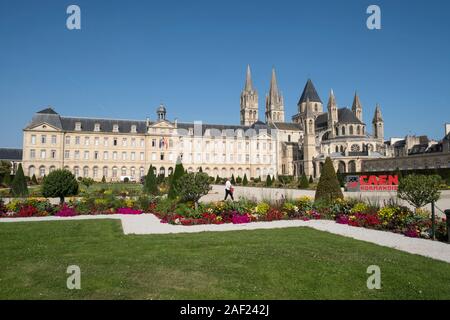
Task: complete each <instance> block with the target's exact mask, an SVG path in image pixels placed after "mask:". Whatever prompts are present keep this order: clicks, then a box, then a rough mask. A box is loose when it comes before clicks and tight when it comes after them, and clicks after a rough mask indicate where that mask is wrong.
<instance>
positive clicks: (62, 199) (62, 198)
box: [59, 197, 64, 205]
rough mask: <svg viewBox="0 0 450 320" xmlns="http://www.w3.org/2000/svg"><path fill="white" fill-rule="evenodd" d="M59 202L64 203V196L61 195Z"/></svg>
mask: <svg viewBox="0 0 450 320" xmlns="http://www.w3.org/2000/svg"><path fill="white" fill-rule="evenodd" d="M59 204H60V205H63V204H64V197H59Z"/></svg>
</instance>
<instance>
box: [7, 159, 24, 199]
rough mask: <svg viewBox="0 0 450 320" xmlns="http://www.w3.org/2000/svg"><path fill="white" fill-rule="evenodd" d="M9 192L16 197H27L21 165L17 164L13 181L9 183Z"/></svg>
mask: <svg viewBox="0 0 450 320" xmlns="http://www.w3.org/2000/svg"><path fill="white" fill-rule="evenodd" d="M11 192H12V194H13V195H15V196H16V197H26V196H27V195H28V186H27V182H26V180H25V175H24V174H23V168H22V164H21V163H20V164H19V167H18V168H17V172H16V175H15V176H14V180H13V182H12V183H11Z"/></svg>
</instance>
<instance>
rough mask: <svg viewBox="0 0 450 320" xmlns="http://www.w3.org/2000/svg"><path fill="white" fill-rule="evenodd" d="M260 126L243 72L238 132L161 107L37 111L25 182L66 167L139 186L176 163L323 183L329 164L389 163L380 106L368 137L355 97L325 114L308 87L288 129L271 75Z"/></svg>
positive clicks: (27, 132)
mask: <svg viewBox="0 0 450 320" xmlns="http://www.w3.org/2000/svg"><path fill="white" fill-rule="evenodd" d="M265 101H266V106H265V107H266V108H265V122H262V121H259V120H258V92H257V90H256V89H255V87H254V86H253V82H252V77H251V71H250V67H248V68H247V74H246V80H245V85H244V89H243V91H242V93H241V98H240V120H241V124H240V125H213V124H203V123H182V122H178V121H169V120H168V119H167V116H166V114H167V110H166V107H165V106H163V105H161V106H159V107H158V108H157V110H156V118H155V120H154V121H151V120H150V119H149V118H147V119H146V120H120V119H92V118H81V117H65V116H61V115H59V114H58V113H57V112H55V111H54V110H53V109H52V108H47V109H45V110H42V111H39V112H37V113H36V114H35V115H34V117H33V119H32V121H31V122H30V123H29V124H28V126H27V127H26V128H25V129H24V131H23V132H24V135H23V146H24V147H23V165H24V171H25V174H26V175H29V176H32V175H33V174H36V176H37V177H43V176H44V175H46V174H48V173H49V172H51V171H52V170H55V169H57V168H66V169H68V170H70V171H72V172H73V173H74V174H75V175H76V176H77V177H91V178H94V179H95V180H101V179H102V178H103V177H105V179H106V180H107V181H117V180H120V179H121V178H123V177H130V178H132V179H136V180H137V179H138V178H139V177H141V176H143V175H145V174H146V173H147V170H148V168H149V167H150V165H153V167H155V168H156V171H157V172H156V173H157V174H162V175H165V176H167V175H169V174H170V173H171V172H172V171H173V170H174V167H175V163H176V161H177V159H178V158H180V159H181V161H182V163H183V165H184V167H185V168H186V169H187V170H188V171H197V170H199V168H200V167H201V168H202V170H203V171H204V172H206V173H208V174H209V175H211V176H220V177H230V176H231V175H232V174H234V176H235V177H238V176H239V177H241V178H242V177H243V176H244V174H246V175H247V177H248V178H251V177H261V178H262V179H265V178H266V176H267V175H272V176H277V175H296V176H299V175H301V174H303V173H304V174H306V175H308V176H312V177H314V178H318V177H319V176H320V172H321V168H322V165H323V163H324V161H325V158H326V157H328V156H329V157H331V158H332V160H333V162H334V164H335V166H336V169H338V170H340V171H342V172H349V171H359V170H360V168H361V162H362V161H363V160H364V159H370V158H380V157H385V156H386V147H385V144H384V141H383V136H384V135H383V131H384V122H383V119H382V117H381V111H380V108H379V107H378V106H377V108H376V112H375V116H374V118H373V128H374V132H375V134H374V135H370V134H368V133H367V131H366V125H365V123H364V122H363V121H362V113H363V108H362V105H361V103H360V101H359V97H358V96H357V95H356V94H355V98H354V103H353V106H352V109H351V110H350V109H348V108H338V106H337V103H336V98H335V97H334V93H333V92H331V94H330V99H329V102H328V112H324V110H323V104H322V101H321V99H320V97H319V95H318V94H317V91H316V89H315V88H314V85H313V83H312V81H311V80H308V81H307V83H306V86H305V88H304V90H303V93H302V95H301V97H300V100H299V103H298V106H297V107H298V113H297V114H296V115H294V116H293V117H292V122H285V110H284V99H283V96H282V94H281V92H280V90H279V88H278V84H277V79H276V73H275V70H272V78H271V81H270V87H269V92H268V94H267V95H266V100H265Z"/></svg>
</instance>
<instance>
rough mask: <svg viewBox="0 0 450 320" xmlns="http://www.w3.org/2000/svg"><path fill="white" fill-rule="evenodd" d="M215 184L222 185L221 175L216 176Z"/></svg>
mask: <svg viewBox="0 0 450 320" xmlns="http://www.w3.org/2000/svg"><path fill="white" fill-rule="evenodd" d="M215 183H216V184H221V183H222V181H221V180H220V177H219V175H217V176H216V182H215Z"/></svg>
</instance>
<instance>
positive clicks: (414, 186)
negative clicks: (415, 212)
mask: <svg viewBox="0 0 450 320" xmlns="http://www.w3.org/2000/svg"><path fill="white" fill-rule="evenodd" d="M440 182H441V177H440V176H438V175H428V176H427V175H421V174H419V175H415V174H411V175H408V176H406V177H404V178H402V179H401V180H400V183H399V186H398V191H397V197H399V198H400V199H402V200H405V201H407V202H408V203H409V204H411V205H412V206H414V207H415V208H416V209H418V208H421V207H423V206H425V205H426V204H428V203H431V202H436V201H438V200H439V197H440V192H439V184H440Z"/></svg>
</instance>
